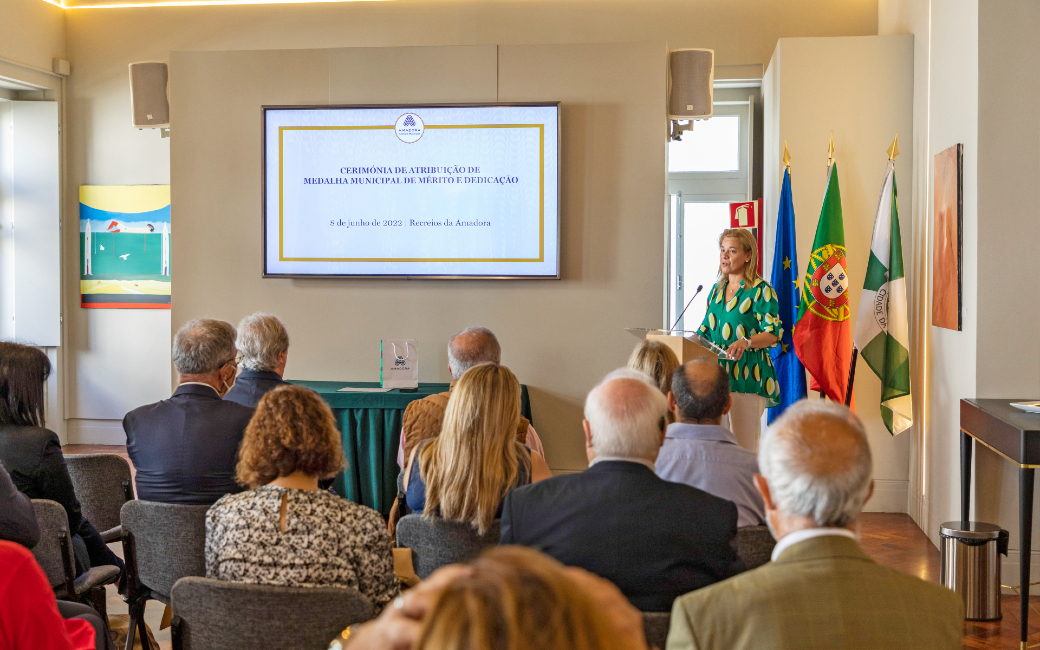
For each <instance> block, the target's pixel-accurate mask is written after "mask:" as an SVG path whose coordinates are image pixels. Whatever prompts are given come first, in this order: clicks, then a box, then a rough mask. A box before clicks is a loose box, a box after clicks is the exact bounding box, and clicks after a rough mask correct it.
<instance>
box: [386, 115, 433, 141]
mask: <svg viewBox="0 0 1040 650" xmlns="http://www.w3.org/2000/svg"><path fill="white" fill-rule="evenodd" d="M425 130H426V125H425V124H423V121H422V118H421V117H419V116H418V115H416V114H415V113H405V114H404V115H402V116H401V117H399V118H397V124H395V125H394V132H395V133H397V137H398V139H400V140H401V142H404V143H406V144H412V143H413V142H418V141H419V138H421V137H422V136H423V131H425Z"/></svg>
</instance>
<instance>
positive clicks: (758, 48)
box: [17, 0, 877, 442]
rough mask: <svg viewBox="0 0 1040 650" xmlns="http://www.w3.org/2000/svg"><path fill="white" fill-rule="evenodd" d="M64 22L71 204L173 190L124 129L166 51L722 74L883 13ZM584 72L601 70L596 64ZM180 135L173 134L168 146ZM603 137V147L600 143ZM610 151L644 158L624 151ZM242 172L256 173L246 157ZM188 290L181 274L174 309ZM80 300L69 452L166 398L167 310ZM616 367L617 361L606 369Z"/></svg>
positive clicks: (72, 355)
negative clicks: (364, 54) (404, 50)
mask: <svg viewBox="0 0 1040 650" xmlns="http://www.w3.org/2000/svg"><path fill="white" fill-rule="evenodd" d="M17 1H19V2H39V3H42V0H17ZM66 23H67V33H68V37H67V49H68V54H67V58H68V59H69V60H70V61H72V65H73V71H74V73H73V76H72V77H71V78H70V79H69V82H68V86H69V92H70V98H69V101H70V103H69V108H70V115H71V124H70V129H69V157H68V161H69V177H68V183H67V188H68V192H69V194H70V196H71V197H75V196H76V192H77V189H78V187H79V185H82V184H137V183H167V182H170V162H169V156H170V149H169V147H170V140H162V139H160V138H159V135H158V133H157V132H156V131H149V130H146V131H138V130H136V129H134V128H133V127H132V126H131V124H130V108H129V107H130V99H129V88H128V83H127V64H129V63H130V62H132V61H144V60H165V61H169V60H170V52H171V51H206V50H243V49H244V50H256V49H267V48H278V49H291V48H330V47H349V46H367V47H371V46H400V45H480V44H485V45H496V44H500V43H501V44H524V43H570V42H597V41H601V42H602V41H608V42H609V41H634V40H649V41H654V42H658V43H665V42H667V43H668V46H669V47H673V48H674V47H694V46H697V47H705V46H706V47H713V48H715V50H716V61H717V63H718V64H719V65H727V64H745V63H764V62H765V61H766V60H767V58H768V57H769V54H770V52H772V50H773V47H774V45H775V43H776V39H777V38H779V37H782V36H818V35H860V34H873V33H875V32H876V29H877V2H876V0H850V1H848V2H843V3H841V4H840V6H839V5H836V4H834V3H832V2H831V1H830V0H798V1H797V2H786V3H777V2H773V0H744V1H742V2H739V3H735V2H730V1H729V0H704V1H702V2H697V3H690V2H687V1H686V0H663V1H661V2H655V3H652V4H647V3H645V2H642V1H640V0H621V1H619V2H610V3H597V4H595V5H589V4H588V3H585V2H577V1H575V0H559V1H553V2H521V1H516V0H510V1H503V2H469V1H463V0H416V1H414V2H407V3H401V2H345V3H316V4H292V5H250V6H231V7H229V6H211V7H167V8H133V9H74V10H69V11H67V12H66ZM662 47H663V45H662ZM590 67H593V68H594V67H595V64H592V63H590ZM650 74H655V72H650ZM370 81H371V80H370ZM174 82H175V80H174ZM608 82H609V80H608ZM391 89H398V90H399V89H400V86H396V87H394V86H393V85H392V84H384V85H383V86H382V88H381V89H380V92H379V93H375V94H373V97H375V96H384V97H389V96H390V95H389V94H387V93H389V92H390V91H391ZM174 101H176V98H174ZM384 101H390V100H389V99H387V100H384ZM250 119H252V118H250ZM176 134H177V126H176V124H174V127H173V138H174V139H176V138H177V135H176ZM602 137H604V138H607V139H610V136H609V135H608V134H604V135H603V136H602ZM603 146H606V145H605V144H604V145H603ZM661 146H662V147H663V144H662V145H661ZM610 153H611V155H614V156H630V155H642V152H632V151H611V152H610ZM254 162H255V161H254ZM236 165H241V166H242V167H244V168H246V169H250V170H252V169H255V165H254V164H252V163H251V162H249V161H248V160H245V159H242V158H239V159H238V160H237V162H236ZM175 191H176V190H175ZM76 209H77V206H76V202H75V201H74V200H71V201H69V202H67V205H66V213H65V214H66V217H67V218H69V219H75V218H77V217H76ZM172 218H173V220H174V221H175V222H176V220H178V219H180V218H182V217H181V216H180V214H179V213H178V208H177V206H176V205H175V206H174V207H173V215H172ZM653 227H657V224H656V223H655V224H653ZM175 230H176V229H175ZM70 232H71V231H70ZM257 236H259V235H257ZM582 236H583V237H589V236H591V234H590V233H584V234H583V235H582ZM662 241H663V236H662ZM661 248H662V249H663V243H662V244H661ZM65 249H66V253H65V268H66V269H73V268H78V259H77V255H78V247H77V246H75V245H74V242H73V238H72V235H71V234H68V235H67V241H66V246H65ZM213 281H214V282H219V279H217V278H214V280H213ZM183 286H184V285H182V284H180V283H179V280H178V272H177V271H175V272H174V275H173V307H174V311H177V309H178V302H179V300H180V296H182V295H183V294H181V293H180V291H181V287H183ZM377 286H379V285H377ZM652 290H653V292H654V293H655V295H658V296H659V295H660V294H661V293H662V292H663V289H662V288H661V287H654V288H653V289H652ZM300 291H307V289H303V288H300ZM77 292H78V280H77V278H76V276H75V274H74V273H68V272H66V311H65V313H66V324H67V326H68V327H67V329H68V332H69V346H68V348H69V371H70V373H69V376H70V380H69V383H68V391H67V394H66V400H65V403H66V406H67V411H68V417H69V418H73V419H70V421H69V430H70V440H72V441H81V442H89V441H96V442H102V441H107V442H119V441H120V440H121V438H122V432H121V429H120V427H119V422H118V420H119V419H120V418H122V416H123V415H124V414H125V413H126V411H127V410H129V409H131V408H134V407H136V406H138V405H140V404H143V403H147V402H150V401H155V400H158V399H162V398H164V397H166V396H167V395H168V394H169V390H170V372H171V369H170V362H169V345H170V339H171V330H170V316H169V314H168V313H164V312H162V311H161V310H147V311H135V310H111V311H109V310H83V309H80V308H79V306H78V295H77ZM451 308H452V306H450V305H445V306H444V307H441V308H439V309H443V311H436V312H435V313H433V314H431V318H433V319H434V320H439V319H444V318H445V316H446V312H448V311H449V310H450V309H451ZM510 313H511V315H512V316H514V317H516V318H518V319H520V320H521V321H522V320H523V318H524V314H523V311H522V310H520V311H517V312H515V313H514V312H510ZM195 315H202V314H195ZM238 315H239V314H236V315H234V316H235V318H237V317H238ZM450 328H451V326H450V325H448V324H444V325H443V326H441V329H443V331H440V332H439V333H438V337H441V336H443V335H444V334H445V333H447V332H448V330H450ZM427 349H432V345H431V347H430V348H427ZM622 360H623V357H619V358H618V359H617V360H616V361H614V362H616V363H620V362H621V361H622ZM440 365H443V364H440ZM425 367H426V368H428V369H429V370H432V371H435V372H437V373H438V374H436V375H424V377H423V380H424V381H425V380H430V379H444V378H445V377H446V371H442V370H440V369H439V368H438V367H434V366H431V365H426V366H425ZM304 370H305V367H304V366H297V365H296V361H295V360H294V358H290V362H289V367H288V369H287V372H288V373H289V375H290V376H296V377H302V376H303V375H302V374H301V372H303V371H304ZM330 372H331V373H334V376H336V377H339V378H344V379H346V378H367V377H368V375H367V367H365V366H358V367H353V366H336V367H334V368H333V367H331V366H330ZM330 376H332V375H330ZM587 388H588V386H582V387H575V388H574V390H585V389H587ZM547 397H549V396H548V393H546V394H545V397H539V396H538V395H537V393H536V394H535V396H534V399H535V400H536V402H537V401H538V400H539V399H545V398H547ZM536 408H537V407H536Z"/></svg>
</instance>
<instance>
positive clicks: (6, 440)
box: [0, 425, 83, 532]
mask: <svg viewBox="0 0 1040 650" xmlns="http://www.w3.org/2000/svg"><path fill="white" fill-rule="evenodd" d="M0 464H3V466H4V468H5V469H6V470H7V472H8V473H9V474H10V475H11V481H12V482H13V483H14V485H15V487H17V488H18V490H19V491H20V492H22V493H23V494H25V495H26V496H27V497H29V498H30V499H50V500H51V501H57V502H58V503H60V504H61V505H62V507H64V508H65V514H66V515H68V517H69V530H71V531H73V532H76V531H78V530H79V528H80V526H81V525H82V523H83V514H82V513H81V512H80V507H79V500H78V499H77V498H76V489H75V488H74V487H73V486H72V478H71V477H69V469H68V467H66V466H65V456H64V454H62V453H61V443H60V442H59V441H58V434H56V433H54V432H53V431H51V430H50V429H44V428H43V427H19V426H14V425H4V426H0ZM34 519H35V513H34Z"/></svg>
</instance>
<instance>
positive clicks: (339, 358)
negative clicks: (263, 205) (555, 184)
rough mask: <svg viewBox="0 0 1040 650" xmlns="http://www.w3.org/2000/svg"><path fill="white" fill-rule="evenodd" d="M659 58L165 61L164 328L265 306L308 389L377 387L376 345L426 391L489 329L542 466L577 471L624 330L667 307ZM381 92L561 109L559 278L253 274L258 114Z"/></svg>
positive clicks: (454, 51) (359, 52) (656, 50)
mask: <svg viewBox="0 0 1040 650" xmlns="http://www.w3.org/2000/svg"><path fill="white" fill-rule="evenodd" d="M666 53H667V49H666V47H665V45H664V43H630V44H609V43H608V44H585V45H581V44H576V45H552V46H523V45H516V46H501V47H497V48H496V47H494V46H480V47H461V48H460V47H425V48H345V49H331V50H265V51H252V52H250V51H233V52H174V53H173V54H172V55H171V79H172V85H171V97H172V98H173V100H172V103H171V120H172V123H173V124H175V125H176V126H175V128H176V130H177V131H176V134H175V136H174V138H173V143H172V152H171V154H172V156H171V164H172V169H171V173H172V186H171V187H172V205H173V210H174V211H175V214H176V216H175V217H174V218H175V219H177V226H176V228H174V229H173V234H172V239H173V241H172V242H171V244H172V247H171V248H172V255H173V257H172V259H171V270H172V273H173V277H174V278H175V280H174V281H175V283H177V287H178V288H177V290H176V291H177V294H176V296H175V298H174V303H173V313H172V318H173V323H174V327H177V326H179V325H180V324H181V323H184V322H185V321H187V320H189V319H190V318H193V317H195V316H196V315H198V314H207V315H212V316H215V317H218V318H224V319H226V320H229V321H232V322H235V321H237V320H238V319H239V318H240V317H241V316H243V315H245V314H248V313H250V312H252V311H254V310H257V309H264V310H269V311H273V312H275V313H277V314H278V315H279V316H281V317H282V318H283V319H284V320H285V323H286V327H287V328H288V329H289V331H290V332H291V333H292V337H293V344H292V348H291V349H290V359H291V364H292V370H291V372H289V371H287V375H289V376H290V377H296V378H312V379H337V378H342V379H355V380H375V379H376V378H377V377H378V365H377V364H378V356H377V350H378V349H379V341H380V339H381V338H415V339H418V340H419V371H420V380H422V381H434V380H443V379H446V374H447V353H446V349H445V348H446V344H447V341H448V338H449V337H450V336H451V335H452V334H454V333H455V332H457V331H458V330H460V329H462V328H464V327H466V326H469V325H474V324H480V325H486V326H488V327H490V328H491V329H492V330H493V331H494V332H495V333H496V334H497V335H498V337H499V339H500V340H501V342H502V345H503V363H505V364H507V365H508V366H510V368H512V369H513V370H514V371H515V372H516V374H517V376H518V377H519V378H520V380H521V381H522V382H524V383H526V384H528V386H529V390H530V392H531V399H532V410H533V417H534V422H535V426H536V427H537V428H538V431H539V434H540V436H541V438H542V440H543V442H544V444H545V449H546V456H547V458H548V459H549V462H550V464H551V466H552V467H553V468H554V469H558V470H579V469H583V468H584V467H585V453H584V438H583V434H582V430H581V418H582V413H581V411H582V402H583V399H584V395H585V393H586V392H587V391H588V390H589V388H591V387H592V386H593V385H595V383H596V382H598V381H599V379H600V378H601V377H602V376H603V375H604V374H606V373H607V372H608V371H610V370H611V369H613V368H615V367H617V366H618V365H621V364H623V363H624V361H625V359H626V358H627V355H628V354H629V352H630V351H631V348H632V346H633V344H634V342H635V341H634V339H633V338H632V337H631V335H630V334H628V333H627V332H625V331H624V327H626V326H629V325H631V324H632V323H643V322H654V321H655V320H656V319H657V318H659V314H660V313H661V308H662V304H661V301H662V293H661V291H660V287H661V286H662V285H663V283H664V277H663V275H662V268H663V258H664V249H663V247H662V246H661V241H662V240H663V236H664V219H663V210H664V198H665V196H666V191H665V159H664V153H665V151H664V144H665V137H666V136H665V134H666V120H665V113H664V110H665V107H664V101H665V70H666ZM410 61H423V62H425V63H426V65H425V66H422V67H419V66H415V67H411V66H408V65H407V63H408V62H410ZM359 70H360V71H362V72H363V73H362V74H359V72H358V71H359ZM387 79H393V86H392V87H388V86H387V84H388V81H387ZM402 89H403V90H402ZM375 97H389V98H390V101H411V102H438V101H445V100H447V99H450V98H456V99H461V100H462V101H488V102H493V101H505V102H511V101H520V100H525V101H544V100H560V101H562V102H563V104H562V112H561V131H562V146H561V151H562V164H561V170H562V172H561V175H562V179H561V184H562V188H561V202H560V203H561V213H562V216H561V220H562V230H561V249H562V250H561V262H562V264H561V275H562V280H560V281H522V280H520V281H488V280H483V281H481V280H471V281H407V280H382V281H378V280H339V281H336V280H333V281H330V280H318V279H315V280H307V279H297V280H288V279H263V278H261V277H260V276H261V269H262V260H261V246H260V241H259V232H258V229H257V225H258V215H259V214H260V198H261V192H260V174H258V173H257V171H258V170H257V169H256V167H255V166H254V165H247V164H243V163H242V161H243V160H257V159H259V154H260V146H261V141H260V122H259V120H258V119H256V118H257V116H259V115H260V106H261V105H263V104H294V103H318V104H324V103H361V102H367V101H372V100H373V98H375Z"/></svg>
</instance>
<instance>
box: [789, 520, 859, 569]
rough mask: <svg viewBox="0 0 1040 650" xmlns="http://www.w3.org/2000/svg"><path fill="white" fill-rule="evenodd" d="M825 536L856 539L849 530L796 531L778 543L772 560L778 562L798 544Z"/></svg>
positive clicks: (813, 529)
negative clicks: (779, 558) (778, 559)
mask: <svg viewBox="0 0 1040 650" xmlns="http://www.w3.org/2000/svg"><path fill="white" fill-rule="evenodd" d="M824 535H835V536H838V537H848V538H849V539H852V540H855V539H856V534H855V533H853V532H852V531H851V530H849V529H848V528H807V529H805V530H796V531H794V532H793V533H789V534H787V535H786V536H784V538H783V539H781V540H780V541H779V542H777V543H776V546H774V547H773V557H772V560H773V561H774V562H776V558H778V557H780V554H781V553H783V552H784V551H786V550H787V549H789V548H790V547H792V546H794V545H795V544H797V543H798V542H804V541H805V540H807V539H812V538H814V537H823V536H824Z"/></svg>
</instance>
